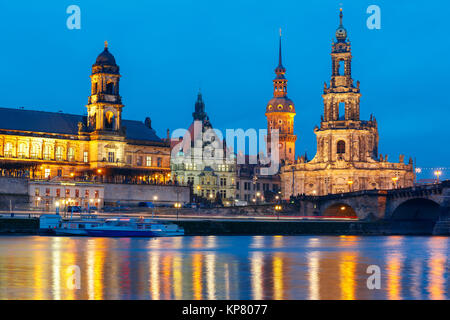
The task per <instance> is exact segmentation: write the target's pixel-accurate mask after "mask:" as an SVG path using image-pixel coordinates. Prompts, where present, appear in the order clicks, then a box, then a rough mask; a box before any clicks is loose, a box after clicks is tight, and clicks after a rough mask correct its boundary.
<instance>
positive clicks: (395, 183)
mask: <svg viewBox="0 0 450 320" xmlns="http://www.w3.org/2000/svg"><path fill="white" fill-rule="evenodd" d="M397 181H398V177H392V182H393V183H394V189H397Z"/></svg>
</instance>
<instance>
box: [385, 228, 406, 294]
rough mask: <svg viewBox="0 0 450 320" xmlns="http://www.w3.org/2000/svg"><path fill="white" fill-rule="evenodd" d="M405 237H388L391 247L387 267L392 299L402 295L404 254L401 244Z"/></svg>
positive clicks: (387, 244) (388, 243)
mask: <svg viewBox="0 0 450 320" xmlns="http://www.w3.org/2000/svg"><path fill="white" fill-rule="evenodd" d="M403 240H404V237H402V236H392V237H389V238H388V241H387V242H386V246H387V247H390V248H389V249H388V250H390V251H391V252H390V253H388V255H387V259H386V264H387V266H386V269H387V283H386V286H387V296H388V299H390V300H399V299H401V298H402V295H401V280H402V267H403V266H402V262H403V259H404V257H403V255H402V253H401V246H402V244H403Z"/></svg>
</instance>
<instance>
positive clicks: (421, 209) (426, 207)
mask: <svg viewBox="0 0 450 320" xmlns="http://www.w3.org/2000/svg"><path fill="white" fill-rule="evenodd" d="M440 208H441V206H440V205H439V203H437V202H435V201H433V200H430V199H425V198H414V199H409V200H406V201H404V202H402V203H401V204H399V205H398V206H397V208H395V210H394V211H393V212H392V214H391V219H392V220H431V221H437V220H438V219H439V213H440Z"/></svg>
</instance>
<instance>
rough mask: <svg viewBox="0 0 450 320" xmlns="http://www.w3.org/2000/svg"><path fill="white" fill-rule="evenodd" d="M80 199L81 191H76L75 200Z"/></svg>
mask: <svg viewBox="0 0 450 320" xmlns="http://www.w3.org/2000/svg"><path fill="white" fill-rule="evenodd" d="M79 197H80V190H79V189H75V198H79Z"/></svg>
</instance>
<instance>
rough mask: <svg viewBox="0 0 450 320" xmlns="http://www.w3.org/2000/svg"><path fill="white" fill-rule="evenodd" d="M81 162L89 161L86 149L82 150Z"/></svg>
mask: <svg viewBox="0 0 450 320" xmlns="http://www.w3.org/2000/svg"><path fill="white" fill-rule="evenodd" d="M83 162H84V163H88V162H89V153H88V152H87V151H85V152H83Z"/></svg>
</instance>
